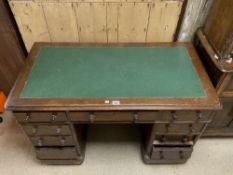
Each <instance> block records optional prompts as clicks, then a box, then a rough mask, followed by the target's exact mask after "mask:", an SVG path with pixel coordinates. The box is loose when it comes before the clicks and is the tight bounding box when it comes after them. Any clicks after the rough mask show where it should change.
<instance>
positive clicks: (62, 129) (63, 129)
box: [23, 124, 71, 136]
mask: <svg viewBox="0 0 233 175" xmlns="http://www.w3.org/2000/svg"><path fill="white" fill-rule="evenodd" d="M23 129H24V131H25V132H26V133H27V134H28V135H29V136H33V135H38V136H39V135H71V130H70V127H69V125H42V124H41V125H23Z"/></svg>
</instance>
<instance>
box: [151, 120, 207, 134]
mask: <svg viewBox="0 0 233 175" xmlns="http://www.w3.org/2000/svg"><path fill="white" fill-rule="evenodd" d="M204 127H205V124H202V123H190V124H187V123H170V124H164V123H158V124H155V126H154V132H155V134H158V135H165V134H174V135H176V134H183V135H187V134H196V135H198V134H200V133H201V132H202V130H203V129H204Z"/></svg>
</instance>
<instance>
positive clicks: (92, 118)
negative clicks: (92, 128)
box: [89, 113, 95, 123]
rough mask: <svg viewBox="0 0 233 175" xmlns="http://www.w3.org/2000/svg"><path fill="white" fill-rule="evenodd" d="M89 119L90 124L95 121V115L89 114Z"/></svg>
mask: <svg viewBox="0 0 233 175" xmlns="http://www.w3.org/2000/svg"><path fill="white" fill-rule="evenodd" d="M89 118H90V122H91V123H93V122H94V120H95V115H94V114H93V113H91V114H90V115H89Z"/></svg>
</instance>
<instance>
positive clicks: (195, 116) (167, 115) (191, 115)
mask: <svg viewBox="0 0 233 175" xmlns="http://www.w3.org/2000/svg"><path fill="white" fill-rule="evenodd" d="M158 120H159V121H161V122H168V121H170V122H174V123H182V122H199V123H201V122H205V123H206V122H210V121H211V111H163V112H161V115H160V119H158Z"/></svg>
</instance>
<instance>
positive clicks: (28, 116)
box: [25, 113, 30, 121]
mask: <svg viewBox="0 0 233 175" xmlns="http://www.w3.org/2000/svg"><path fill="white" fill-rule="evenodd" d="M29 119H30V114H29V113H27V114H26V117H25V121H28V120H29Z"/></svg>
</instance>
